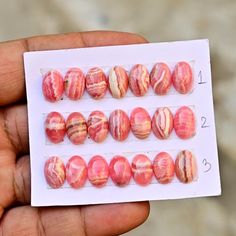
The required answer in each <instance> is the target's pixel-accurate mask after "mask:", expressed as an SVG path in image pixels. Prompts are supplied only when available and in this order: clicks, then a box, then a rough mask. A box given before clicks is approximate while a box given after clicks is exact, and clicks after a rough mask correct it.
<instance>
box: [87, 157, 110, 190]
mask: <svg viewBox="0 0 236 236" xmlns="http://www.w3.org/2000/svg"><path fill="white" fill-rule="evenodd" d="M108 177H109V167H108V165H107V162H106V160H105V159H104V158H103V157H102V156H99V155H96V156H94V157H93V158H92V159H91V160H90V161H89V163H88V178H89V181H90V183H91V184H92V185H94V186H96V187H102V186H104V185H105V184H106V182H107V180H108Z"/></svg>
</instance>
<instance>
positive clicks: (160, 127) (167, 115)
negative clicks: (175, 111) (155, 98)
mask: <svg viewBox="0 0 236 236" xmlns="http://www.w3.org/2000/svg"><path fill="white" fill-rule="evenodd" d="M152 130H153V133H154V135H155V136H156V137H157V138H159V139H167V138H169V136H170V134H171V132H172V130H173V115H172V113H171V111H170V109H169V108H168V107H161V108H158V109H157V110H156V112H155V113H154V115H153V118H152Z"/></svg>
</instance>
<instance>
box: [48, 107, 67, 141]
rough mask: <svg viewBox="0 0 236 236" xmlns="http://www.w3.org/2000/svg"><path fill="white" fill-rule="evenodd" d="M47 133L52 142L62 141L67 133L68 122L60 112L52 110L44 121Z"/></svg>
mask: <svg viewBox="0 0 236 236" xmlns="http://www.w3.org/2000/svg"><path fill="white" fill-rule="evenodd" d="M44 128H45V133H46V136H47V137H48V139H49V140H50V141H51V142H52V143H60V142H62V141H63V140H64V137H65V134H66V122H65V120H64V117H63V116H62V115H61V114H60V113H59V112H55V111H54V112H50V113H49V114H48V115H47V117H46V120H45V122H44Z"/></svg>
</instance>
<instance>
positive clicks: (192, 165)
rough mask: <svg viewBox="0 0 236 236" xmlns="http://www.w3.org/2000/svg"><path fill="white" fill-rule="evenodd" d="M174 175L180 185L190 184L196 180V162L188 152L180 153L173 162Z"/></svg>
mask: <svg viewBox="0 0 236 236" xmlns="http://www.w3.org/2000/svg"><path fill="white" fill-rule="evenodd" d="M175 173H176V176H177V178H178V179H179V181H180V182H182V183H191V182H192V181H194V180H196V179H197V162H196V159H195V157H194V155H193V154H192V153H191V152H190V151H188V150H184V151H181V152H180V153H179V154H178V156H177V158H176V160H175Z"/></svg>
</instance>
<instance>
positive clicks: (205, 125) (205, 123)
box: [201, 116, 209, 128]
mask: <svg viewBox="0 0 236 236" xmlns="http://www.w3.org/2000/svg"><path fill="white" fill-rule="evenodd" d="M201 121H202V125H201V128H208V127H209V125H208V124H207V118H206V117H205V116H202V117H201Z"/></svg>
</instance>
